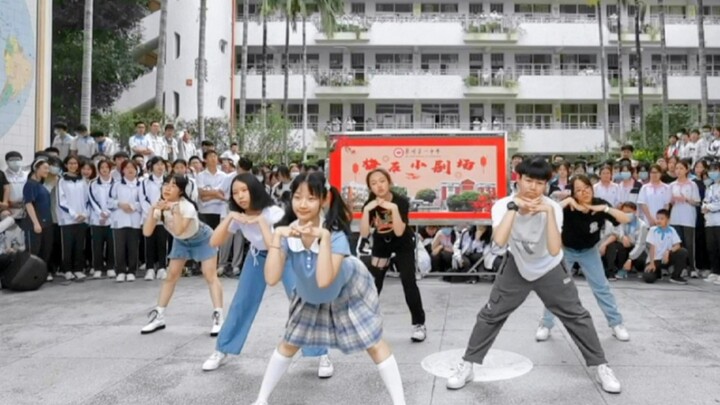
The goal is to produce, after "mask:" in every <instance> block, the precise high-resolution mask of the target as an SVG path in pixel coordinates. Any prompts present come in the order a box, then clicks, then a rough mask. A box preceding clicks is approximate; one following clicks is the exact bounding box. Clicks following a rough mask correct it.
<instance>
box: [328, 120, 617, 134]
mask: <svg viewBox="0 0 720 405" xmlns="http://www.w3.org/2000/svg"><path fill="white" fill-rule="evenodd" d="M602 128H603V126H602V124H600V123H598V122H581V123H563V122H552V123H547V122H540V123H513V122H507V123H504V122H499V121H495V122H492V123H491V122H487V121H480V120H476V121H472V122H468V121H465V122H435V123H428V122H387V120H385V121H384V122H382V123H377V122H376V121H375V120H373V119H372V118H368V119H367V120H365V122H364V123H363V122H360V123H358V122H354V123H349V122H348V121H345V122H340V121H335V122H332V123H331V122H328V123H327V124H326V125H325V127H324V128H323V130H324V131H325V132H342V131H345V132H357V131H376V130H377V131H383V130H392V129H398V130H443V129H448V130H463V131H508V132H517V131H522V130H528V129H554V130H583V129H602Z"/></svg>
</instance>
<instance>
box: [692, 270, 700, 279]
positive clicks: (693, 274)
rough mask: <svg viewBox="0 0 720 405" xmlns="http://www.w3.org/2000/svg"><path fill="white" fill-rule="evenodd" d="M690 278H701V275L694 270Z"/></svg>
mask: <svg viewBox="0 0 720 405" xmlns="http://www.w3.org/2000/svg"><path fill="white" fill-rule="evenodd" d="M690 278H700V273H698V271H697V270H693V271H691V272H690Z"/></svg>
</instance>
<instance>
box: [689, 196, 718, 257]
mask: <svg viewBox="0 0 720 405" xmlns="http://www.w3.org/2000/svg"><path fill="white" fill-rule="evenodd" d="M705 228H706V227H705V215H704V214H703V213H702V212H700V207H697V222H695V268H696V269H703V270H706V269H712V262H711V261H710V255H709V254H708V252H714V254H715V255H716V256H715V257H717V253H718V252H720V250H712V251H711V250H708V249H707V234H706V230H705Z"/></svg>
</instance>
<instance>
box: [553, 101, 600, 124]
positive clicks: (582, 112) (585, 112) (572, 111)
mask: <svg viewBox="0 0 720 405" xmlns="http://www.w3.org/2000/svg"><path fill="white" fill-rule="evenodd" d="M560 116H561V118H560V120H561V122H562V124H563V126H564V127H566V128H595V127H596V126H597V105H596V104H563V105H561V106H560Z"/></svg>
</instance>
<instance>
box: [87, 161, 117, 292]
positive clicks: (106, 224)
mask: <svg viewBox="0 0 720 405" xmlns="http://www.w3.org/2000/svg"><path fill="white" fill-rule="evenodd" d="M111 171H112V164H111V163H110V162H109V161H107V160H103V161H100V162H99V163H98V177H97V179H95V180H93V181H92V183H90V189H89V194H90V199H89V200H90V239H91V240H92V247H91V251H92V266H93V269H94V272H93V278H101V277H102V272H103V271H105V272H106V274H107V277H108V278H115V277H117V274H115V252H114V243H113V232H112V229H111V228H110V215H111V212H110V209H109V208H108V198H109V195H110V189H111V188H112V186H113V184H114V183H115V180H113V178H112V174H111V173H110V172H111Z"/></svg>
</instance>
